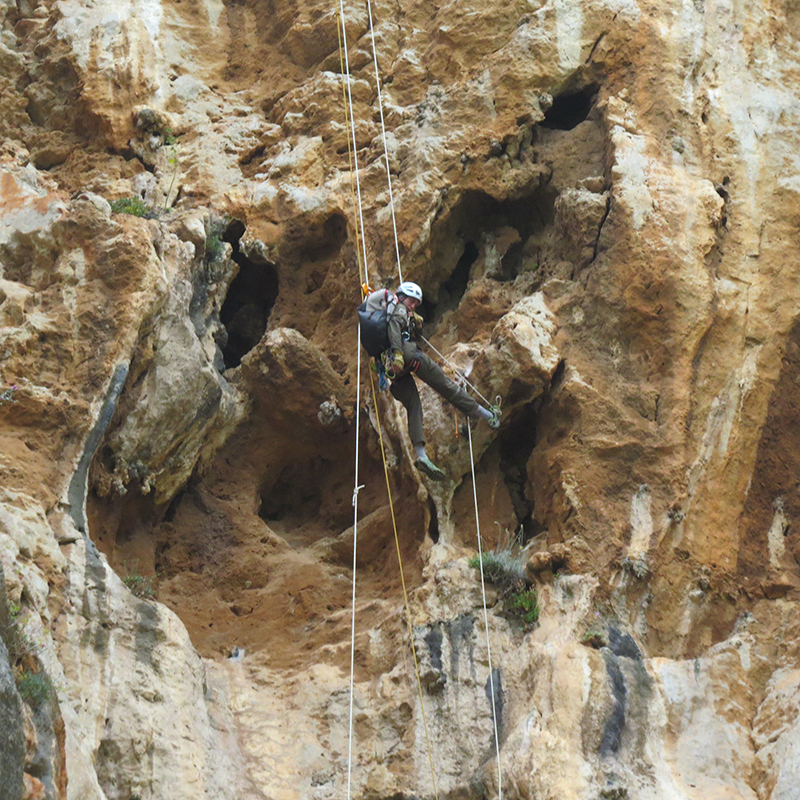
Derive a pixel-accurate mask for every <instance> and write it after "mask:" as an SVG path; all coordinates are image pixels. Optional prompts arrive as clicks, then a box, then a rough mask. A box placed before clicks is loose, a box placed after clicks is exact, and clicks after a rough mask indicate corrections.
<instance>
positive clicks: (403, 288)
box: [395, 281, 422, 303]
mask: <svg viewBox="0 0 800 800" xmlns="http://www.w3.org/2000/svg"><path fill="white" fill-rule="evenodd" d="M395 294H404V295H405V296H406V297H413V298H414V299H415V300H419V302H420V303H421V302H422V289H420V288H419V286H418V285H417V284H416V283H412V282H411V281H403V283H401V284H400V285H399V286H398V287H397V291H396V292H395Z"/></svg>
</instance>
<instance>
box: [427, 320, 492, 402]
mask: <svg viewBox="0 0 800 800" xmlns="http://www.w3.org/2000/svg"><path fill="white" fill-rule="evenodd" d="M420 338H421V339H422V341H423V342H425V344H426V345H428V347H430V349H431V350H433V352H434V353H436V355H437V356H439V358H441V359H442V361H444V363H445V364H447V366H448V367H450V369H452V370H453V372H455V373H456V375H458V377H459V378H460V379H461V380H462V381H464V383H465V384H466V385H467V386H469V388H470V389H472V391H473V392H475V394H476V395H478V397H480V399H481V400H483V402H484V403H486V405H487V406H490V405H492V403H491V402H490V401H489V400H487V399H486V398H485V397H484V396H483V395H482V394H481V393H480V392H479V391H478V388H477V387H476V386H475V384H473V383H470V382H469V380H468V379H467V376H466V375H465V374H464V373H463V372H462V371H461V370H460V369H459V368H458V367H457V366H456V365H455V364H453V363H452V362H451V361H449V360H448V359H447V357H446V356H444V355H443V354H442V353H440V352H439V351H438V350H437V349H436V348H435V347H434V346H433V345H432V344H431V343H430V342H429V341H428V340H427V339H426V338H425V337H424V336H422V337H420ZM498 400H499V397H498Z"/></svg>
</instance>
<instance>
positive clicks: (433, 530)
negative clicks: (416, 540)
mask: <svg viewBox="0 0 800 800" xmlns="http://www.w3.org/2000/svg"><path fill="white" fill-rule="evenodd" d="M428 511H429V512H430V515H431V521H430V524H429V525H428V536H430V537H431V541H432V542H434V543H435V542H438V541H439V517H438V516H437V515H436V503H434V502H433V498H432V497H429V498H428Z"/></svg>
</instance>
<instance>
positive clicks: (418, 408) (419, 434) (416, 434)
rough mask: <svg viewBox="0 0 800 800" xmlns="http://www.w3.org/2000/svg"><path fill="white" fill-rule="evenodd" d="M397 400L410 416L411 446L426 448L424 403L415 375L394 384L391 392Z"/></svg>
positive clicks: (406, 376)
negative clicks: (423, 416)
mask: <svg viewBox="0 0 800 800" xmlns="http://www.w3.org/2000/svg"><path fill="white" fill-rule="evenodd" d="M389 391H391V393H392V396H393V397H394V398H395V400H399V401H400V402H401V403H402V404H403V406H405V409H406V414H407V415H408V435H409V436H410V437H411V444H413V445H414V447H415V448H417V447H424V446H425V429H424V428H423V425H422V403H421V402H420V399H419V392H418V391H417V384H416V383H415V382H414V376H413V375H403V376H402V377H400V378H397V379H396V380H394V381H393V382H392V385H391V388H390V390H389Z"/></svg>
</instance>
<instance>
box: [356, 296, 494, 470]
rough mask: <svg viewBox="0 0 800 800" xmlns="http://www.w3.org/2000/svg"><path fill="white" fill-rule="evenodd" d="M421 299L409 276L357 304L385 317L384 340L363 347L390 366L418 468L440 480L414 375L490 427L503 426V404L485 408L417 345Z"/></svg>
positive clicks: (363, 313) (369, 313)
mask: <svg viewBox="0 0 800 800" xmlns="http://www.w3.org/2000/svg"><path fill="white" fill-rule="evenodd" d="M421 302H422V289H420V287H419V286H418V285H417V284H416V283H412V282H411V281H405V282H404V283H401V284H400V286H399V287H398V289H397V291H396V292H395V293H394V294H392V293H391V292H389V291H388V290H386V289H379V290H378V291H376V292H372V293H371V294H370V295H369V296H368V297H367V299H366V301H365V302H364V303H363V304H362V306H361V308H360V309H359V316H360V317H362V319H368V318H369V319H372V320H381V323H380V324H381V325H382V324H383V321H384V320H385V325H386V327H385V329H383V330H385V333H384V332H383V330H380V336H382V342H381V343H380V344H378V345H373V346H368V345H366V344H365V346H366V347H367V351H368V352H369V353H370V355H374V356H376V359H377V360H379V362H380V364H381V365H382V366H383V368H384V369H385V370H386V374H387V376H388V377H389V379H390V380H391V389H390V391H391V393H392V395H393V396H394V397H395V399H397V400H399V401H400V402H401V403H402V404H403V405H404V406H405V409H406V414H407V415H408V433H409V435H410V437H411V443H412V444H413V445H414V450H415V451H416V454H417V460H416V466H417V469H419V470H420V472H423V473H425V475H427V476H428V477H429V478H431V479H432V480H434V481H442V480H444V478H445V474H444V472H443V471H442V470H441V469H439V467H437V466H436V465H435V464H434V463H433V462H432V461H431V460H430V458H428V456H427V454H426V453H425V433H424V430H423V427H422V403H421V402H420V399H419V392H418V391H417V385H416V383H415V381H414V375H416V376H417V377H418V378H419V379H420V380H422V381H424V382H425V383H427V384H428V386H430V387H431V388H432V389H434V390H435V391H436V392H438V393H439V394H440V395H441V396H442V397H443V398H444V399H445V400H447V401H448V402H449V403H452V404H453V405H454V406H455V407H456V408H457V409H458V410H459V411H461V412H463V413H464V414H466V415H467V416H468V417H472V418H473V419H481V418H483V419H485V420H486V421H487V422H488V423H489V427H491V428H497V427H499V425H500V409H499V408H498V407H497V406H490V407H489V408H484V407H483V406H482V405H480V404H479V403H478V402H476V401H475V400H474V399H473V398H472V397H470V395H468V394H467V392H466V391H465V390H464V389H462V388H461V387H460V386H459V385H458V384H457V383H455V381H452V380H450V378H448V377H447V376H446V375H445V374H444V372H443V371H442V368H441V367H440V366H439V365H438V364H437V363H436V362H435V361H433V360H432V359H431V358H430V357H429V356H428V355H426V354H425V353H423V352H422V351H421V350H420V349H419V346H418V345H417V342H418V341H419V339H420V338H421V336H422V317H421V316H420V315H419V314H417V313H416V309H417V307H418V306H419V304H420V303H421ZM364 334H365V327H364V325H363V324H362V342H363V341H364V339H363V337H364ZM380 336H379V338H380Z"/></svg>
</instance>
